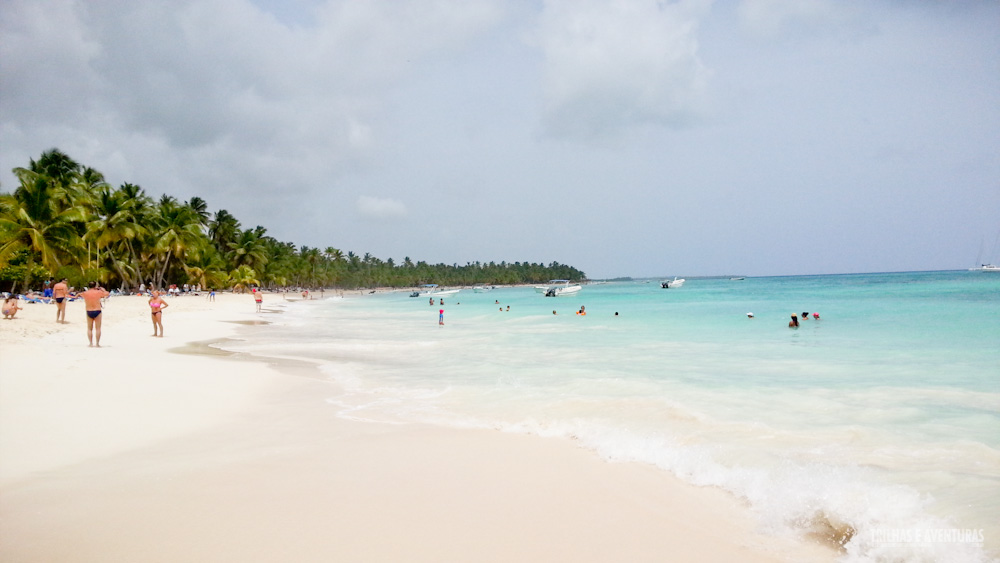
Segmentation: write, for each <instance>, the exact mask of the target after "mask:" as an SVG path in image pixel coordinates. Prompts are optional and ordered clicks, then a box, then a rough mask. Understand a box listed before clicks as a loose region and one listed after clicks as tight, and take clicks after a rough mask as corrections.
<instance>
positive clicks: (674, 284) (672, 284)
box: [660, 276, 684, 289]
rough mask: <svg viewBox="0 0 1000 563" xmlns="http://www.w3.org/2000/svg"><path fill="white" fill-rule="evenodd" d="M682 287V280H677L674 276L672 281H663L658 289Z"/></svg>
mask: <svg viewBox="0 0 1000 563" xmlns="http://www.w3.org/2000/svg"><path fill="white" fill-rule="evenodd" d="M682 285H684V279H683V278H678V277H677V276H674V279H672V280H664V281H661V282H660V287H662V288H663V289H671V288H676V287H680V286H682Z"/></svg>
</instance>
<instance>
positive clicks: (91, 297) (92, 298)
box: [83, 282, 110, 348]
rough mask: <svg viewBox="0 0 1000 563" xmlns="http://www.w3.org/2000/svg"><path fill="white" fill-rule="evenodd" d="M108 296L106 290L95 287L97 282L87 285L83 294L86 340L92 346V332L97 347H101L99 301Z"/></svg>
mask: <svg viewBox="0 0 1000 563" xmlns="http://www.w3.org/2000/svg"><path fill="white" fill-rule="evenodd" d="M108 295H110V293H108V290H106V289H104V288H103V287H101V286H99V285H97V282H90V283H89V284H87V291H84V292H83V302H84V304H85V305H86V306H87V340H89V341H90V346H91V347H93V346H94V332H95V331H96V333H97V347H98V348H100V347H101V309H102V305H101V299H104V298H105V297H107V296H108Z"/></svg>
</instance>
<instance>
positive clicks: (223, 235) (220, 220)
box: [208, 209, 240, 252]
mask: <svg viewBox="0 0 1000 563" xmlns="http://www.w3.org/2000/svg"><path fill="white" fill-rule="evenodd" d="M239 232H240V222H239V221H237V220H236V217H233V216H232V214H230V213H229V212H228V211H226V210H225V209H220V210H218V211H216V212H215V218H214V219H212V220H211V221H209V223H208V238H210V239H212V242H213V243H215V248H217V249H218V250H219V252H228V251H229V244H230V243H231V242H233V241H234V240H236V236H237V235H238V234H239Z"/></svg>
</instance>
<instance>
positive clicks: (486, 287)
mask: <svg viewBox="0 0 1000 563" xmlns="http://www.w3.org/2000/svg"><path fill="white" fill-rule="evenodd" d="M492 289H493V286H492V285H477V286H475V287H473V288H472V291H473V292H475V293H486V292H487V291H490V290H492Z"/></svg>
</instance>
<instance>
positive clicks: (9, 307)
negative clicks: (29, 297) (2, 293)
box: [3, 295, 23, 320]
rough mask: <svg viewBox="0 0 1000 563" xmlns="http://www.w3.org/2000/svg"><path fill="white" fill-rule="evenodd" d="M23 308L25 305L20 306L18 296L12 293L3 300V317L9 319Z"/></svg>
mask: <svg viewBox="0 0 1000 563" xmlns="http://www.w3.org/2000/svg"><path fill="white" fill-rule="evenodd" d="M21 309H23V307H18V304H17V296H16V295H11V296H10V297H8V298H7V299H5V300H4V302H3V318H5V319H7V320H10V319H13V318H14V315H16V314H17V312H18V311H20V310H21Z"/></svg>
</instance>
